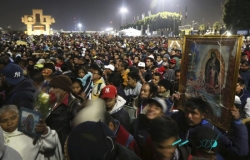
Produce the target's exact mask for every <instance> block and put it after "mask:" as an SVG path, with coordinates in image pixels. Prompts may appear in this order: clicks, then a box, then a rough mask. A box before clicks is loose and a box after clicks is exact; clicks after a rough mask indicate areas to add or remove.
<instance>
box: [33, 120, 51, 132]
mask: <svg viewBox="0 0 250 160" xmlns="http://www.w3.org/2000/svg"><path fill="white" fill-rule="evenodd" d="M35 131H36V132H38V133H42V134H43V135H46V134H48V127H47V125H46V123H45V121H44V119H40V121H39V123H38V124H37V125H36V128H35Z"/></svg>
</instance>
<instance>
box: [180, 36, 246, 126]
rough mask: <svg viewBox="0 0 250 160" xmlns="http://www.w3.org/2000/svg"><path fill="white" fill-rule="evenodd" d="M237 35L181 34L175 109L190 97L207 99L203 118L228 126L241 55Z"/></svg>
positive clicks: (240, 39) (240, 38) (217, 124)
mask: <svg viewBox="0 0 250 160" xmlns="http://www.w3.org/2000/svg"><path fill="white" fill-rule="evenodd" d="M242 38H243V37H241V36H185V37H184V51H183V55H182V62H181V78H180V83H179V92H180V93H181V98H180V102H179V109H181V110H184V109H185V108H184V106H185V102H186V101H187V100H188V99H189V98H191V97H201V98H202V99H203V100H205V101H207V102H209V104H210V108H208V109H207V111H208V113H207V114H206V117H205V118H206V119H208V120H209V121H211V122H212V123H213V124H214V125H215V126H217V127H219V128H221V129H224V130H228V129H229V128H230V124H231V112H230V108H231V107H233V105H234V97H235V90H236V83H237V78H238V70H239V63H240V57H241V45H242V40H243V39H242Z"/></svg>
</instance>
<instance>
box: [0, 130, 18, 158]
mask: <svg viewBox="0 0 250 160" xmlns="http://www.w3.org/2000/svg"><path fill="white" fill-rule="evenodd" d="M0 159H1V160H22V158H21V156H20V154H19V153H18V152H17V151H15V150H14V149H12V148H10V147H8V146H6V145H4V138H3V131H2V128H1V127H0Z"/></svg>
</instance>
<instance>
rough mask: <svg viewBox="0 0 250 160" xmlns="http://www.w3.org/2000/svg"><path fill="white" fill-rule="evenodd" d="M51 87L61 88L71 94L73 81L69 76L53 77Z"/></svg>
mask: <svg viewBox="0 0 250 160" xmlns="http://www.w3.org/2000/svg"><path fill="white" fill-rule="evenodd" d="M49 85H50V87H55V88H60V89H62V90H65V91H68V92H71V87H72V81H71V80H70V78H69V77H68V76H65V75H59V76H55V77H53V78H52V80H51V81H50V84H49Z"/></svg>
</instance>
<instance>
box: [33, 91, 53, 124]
mask: <svg viewBox="0 0 250 160" xmlns="http://www.w3.org/2000/svg"><path fill="white" fill-rule="evenodd" d="M35 110H36V111H38V112H40V113H41V114H42V116H43V118H44V119H46V118H47V116H48V115H49V113H50V111H51V103H50V97H49V94H48V93H45V92H41V93H39V94H38V95H37V96H36V100H35Z"/></svg>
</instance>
